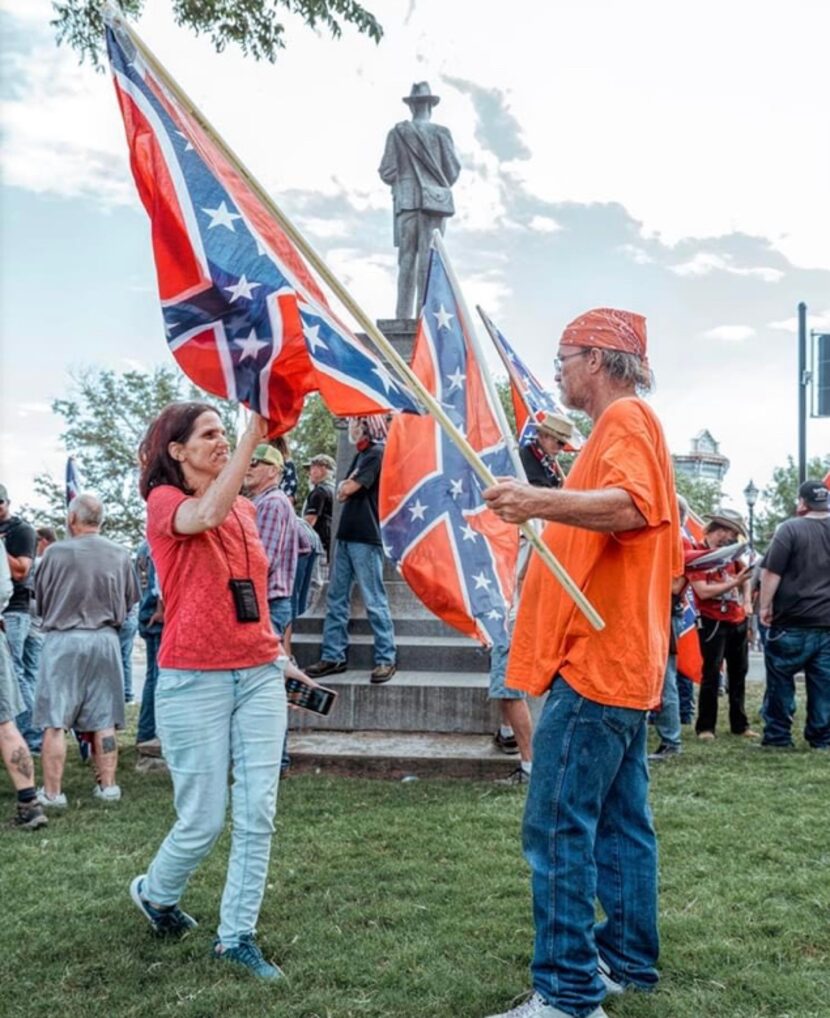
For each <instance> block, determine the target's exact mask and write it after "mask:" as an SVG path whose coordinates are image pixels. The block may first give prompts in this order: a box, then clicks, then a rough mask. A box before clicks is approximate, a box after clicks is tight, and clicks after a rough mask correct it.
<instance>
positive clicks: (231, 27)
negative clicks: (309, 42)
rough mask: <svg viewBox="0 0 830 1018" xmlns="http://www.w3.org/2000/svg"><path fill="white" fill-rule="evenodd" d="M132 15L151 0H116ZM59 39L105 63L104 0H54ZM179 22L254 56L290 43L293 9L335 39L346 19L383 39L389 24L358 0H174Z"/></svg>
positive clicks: (268, 56) (267, 56)
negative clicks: (289, 20) (384, 24)
mask: <svg viewBox="0 0 830 1018" xmlns="http://www.w3.org/2000/svg"><path fill="white" fill-rule="evenodd" d="M113 2H114V4H115V6H117V7H118V8H119V9H120V10H121V12H122V13H123V14H124V15H125V17H127V18H137V17H138V16H139V15H140V14H141V12H142V10H143V9H144V4H145V0H113ZM52 7H53V8H54V11H55V17H54V19H53V20H52V22H51V24H52V26H53V27H54V28H55V31H56V34H57V38H58V43H59V44H61V43H66V44H68V45H69V46H71V47H72V49H74V50H75V51H76V52H77V53H79V54H80V57H81V62H83V61H84V59H89V60H90V61H91V62H92V64H93V66H94V67H97V68H100V67H101V56H102V51H103V38H104V18H103V4H102V3H101V2H100V0H52ZM171 8H172V13H173V17H174V19H175V21H176V24H177V25H184V26H185V27H186V28H189V29H191V30H192V31H193V32H195V33H196V35H203V34H205V33H207V34H208V35H209V36H210V39H211V42H212V43H213V45H214V47H215V48H216V50H217V52H220V53H221V52H222V50H224V49H225V47H226V46H227V45H228V44H231V45H236V46H239V48H240V49H241V50H242V52H243V54H244V55H245V56H251V57H253V58H254V60H268V61H271V62H273V61H275V60H276V58H277V55H278V54H279V52H280V50H282V49H284V48H285V38H284V36H285V25H283V24H282V22H281V21H280V20H279V18H280V17H282V16H283V15H284V13H285V12H287V13H288V14H289V15H292V16H294V17H299V18H301V19H302V21H303V23H304V24H306V25H307V26H308V27H309V28H311V29H317V28H322V29H325V30H326V31H328V32H329V33H330V34H331V35H332V36H333V37H334V38H335V39H337V38H339V37H340V36H341V35H342V34H343V25H344V24H347V25H352V26H353V27H354V28H356V29H357V31H358V32H360V33H362V34H364V35H368V36H369V38H370V39H373V40H374V41H375V42H380V39H381V38H382V36H383V28H382V27H381V25H380V24H379V23H378V21H377V20H376V19H375V17H374V15H373V14H371V13H370V12H369V11H367V10H366V9H365V8H364V7H362V6H361V5H360V4H359V3H357V2H356V0H171Z"/></svg>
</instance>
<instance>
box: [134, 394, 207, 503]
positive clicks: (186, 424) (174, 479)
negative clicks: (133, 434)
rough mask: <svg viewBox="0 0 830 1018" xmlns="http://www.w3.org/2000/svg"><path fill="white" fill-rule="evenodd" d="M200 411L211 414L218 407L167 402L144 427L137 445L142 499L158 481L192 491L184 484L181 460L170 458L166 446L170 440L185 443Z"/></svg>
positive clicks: (188, 492) (155, 486)
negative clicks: (146, 427) (146, 426)
mask: <svg viewBox="0 0 830 1018" xmlns="http://www.w3.org/2000/svg"><path fill="white" fill-rule="evenodd" d="M204 413H213V414H215V413H218V410H217V409H216V407H215V406H211V405H210V404H209V403H169V404H168V405H167V406H166V407H165V408H164V409H163V410H162V412H161V413H160V414H159V415H158V417H157V418H156V419H155V420H154V421H153V423H152V424H151V425H150V427H149V428H148V429H147V433H146V434H145V435H144V438H142V440H141V445H140V446H139V447H138V462H139V466H140V467H141V476H140V477H139V479H138V490H139V491H140V492H141V497H142V498H143V499H144V500H145V502H146V501H147V496H148V495H149V494H150V492H151V491H152V490H153V488H157V487H158V486H159V485H160V484H172V485H173V487H174V488H178V489H179V491H183V492H184V493H185V494H186V495H192V494H193V491H192V490H191V489H190V488H189V487H188V486H187V484H186V483H185V479H184V472H183V471H182V466H181V463H179V461H178V460H174V459H173V457H172V456H171V455H170V453H169V452H168V451H167V447H168V446H169V445H170V443H171V442H186V441H187V440H188V438H190V436H191V435H192V434H193V425H194V424H195V423H196V419H197V418H198V417H201V416H202V414H204Z"/></svg>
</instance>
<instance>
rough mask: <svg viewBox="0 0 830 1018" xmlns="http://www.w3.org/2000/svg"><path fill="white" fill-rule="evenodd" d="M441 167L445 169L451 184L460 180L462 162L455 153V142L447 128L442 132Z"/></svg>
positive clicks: (445, 174)
mask: <svg viewBox="0 0 830 1018" xmlns="http://www.w3.org/2000/svg"><path fill="white" fill-rule="evenodd" d="M441 169H442V170H443V171H444V176H445V177H446V178H447V180H448V181H449V182H450V184H454V183H455V182H456V180H458V174H459V173H460V172H461V163H460V162H459V161H458V156H457V155H456V153H455V143H454V142H453V140H452V135H451V134H450V132H449V131H448V130H447V129H446V128H444V130H443V131H442V132H441Z"/></svg>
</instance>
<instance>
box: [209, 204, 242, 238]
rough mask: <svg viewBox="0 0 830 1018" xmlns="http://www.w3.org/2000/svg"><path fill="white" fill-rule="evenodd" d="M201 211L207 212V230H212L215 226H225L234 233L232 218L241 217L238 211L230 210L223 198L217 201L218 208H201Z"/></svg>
mask: <svg viewBox="0 0 830 1018" xmlns="http://www.w3.org/2000/svg"><path fill="white" fill-rule="evenodd" d="M202 212H207V214H208V215H209V216H210V222H209V223H208V229H209V230H212V229H213V228H214V227H215V226H227V228H228V229H229V230H230V231H231V233H236V227H235V226H234V225H233V223H234V220H235V219H241V218H242V216H240V215H239V213H238V212H231V210H230V209H229V208H228V206H227V203H226V202H225V200H224V199H223V200H222V201H220V202H219V207H218V208H215V209H202Z"/></svg>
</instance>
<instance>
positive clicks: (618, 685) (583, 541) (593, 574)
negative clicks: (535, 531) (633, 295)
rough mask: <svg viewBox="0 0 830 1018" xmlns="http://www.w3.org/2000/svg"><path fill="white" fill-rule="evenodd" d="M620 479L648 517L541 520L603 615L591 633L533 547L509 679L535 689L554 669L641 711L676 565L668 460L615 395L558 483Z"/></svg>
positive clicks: (659, 660)
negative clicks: (600, 527) (624, 525)
mask: <svg viewBox="0 0 830 1018" xmlns="http://www.w3.org/2000/svg"><path fill="white" fill-rule="evenodd" d="M601 488H622V489H623V491H626V492H628V494H629V495H630V496H631V498H632V499H633V501H634V504H635V505H636V507H637V508H638V509H639V511H640V512H641V513H642V515H643V518H644V519H645V521H646V526H645V527H642V528H640V529H639V530H629V531H624V532H621V533H619V534H614V533H599V532H598V531H594V530H583V529H581V528H580V527H571V526H566V525H565V524H563V523H549V524H548V525H547V527H546V528H545V531H544V533H543V535H542V539H543V540H544V541H545V543H546V544H547V545H548V547H549V548H550V549H551V551H552V552H553V553H554V555H556V557H557V558H558V559H559V561H560V562H561V563H562V565H563V566H564V567H565V569H566V570H567V571H568V572H569V573H570V575H571V576H572V577H573V579H574V581H575V582H576V584H577V586H579V588H580V589H581V590H582V591H583V592H584V594H585V595H586V596H587V598H588V600H589V601H590V602H591V603H592V604H593V606H594V607H595V608H596V609H597V611H598V612H599V613H600V615H601V616H602V618H603V620H604V621H605V629H603V630H602V631H601V632H597V631H596V630H594V629H593V627H592V626H591V624H590V623H589V622H588V620H587V619H586V618H585V617H584V615H583V614H582V613H581V612H580V611H579V609H578V608H577V607H576V605H575V604H574V603H573V601H572V600H571V598H570V597H569V596H568V594H566V593H565V591H564V589H563V588H562V587H561V586H560V584H559V582H558V580H557V579H556V578H555V577H554V575H553V573H551V572H550V570H549V569H548V567H547V566H546V565H545V564H544V563H543V562H541V561H540V560H539V558H538V556H536V555H534V556H532V558H531V562H530V567H529V569H528V572H527V577H526V579H525V582H524V586H523V588H522V597H521V602H520V604H519V614H518V618H517V620H516V628H515V630H514V633H513V640H512V646H511V651H510V659H509V663H508V668H507V685H508V686H510V687H512V688H513V689H524V690H526V691H527V692H529V693H532V694H534V695H535V696H539V695H540V694H541V693H543V692H544V691H545V690H546V689H548V688H549V687H550V685H551V682H552V681H553V678H554V676H556V675H557V674H561V675H562V676H564V678H565V679H566V680H567V681H568V682H569V683H570V685H571V686H573V687H574V689H575V690H576V691H577V692H578V693H580V694H581V695H582V696H585V697H587V698H588V699H590V700H594V701H596V702H598V703H603V704H607V705H609V706H614V707H633V708H636V709H639V710H648V709H649V708H651V707H654V706H655V705H656V704H657V703H659V701H660V695H661V690H662V684H663V672H664V670H665V666H666V659H667V655H668V639H669V612H670V607H671V581H672V577H673V576H679V575H680V574H681V573H682V572H683V555H682V550H681V542H680V520H679V518H678V513H677V499H676V496H675V490H674V474H673V471H672V462H671V457H670V455H669V452H668V449H667V448H666V440H665V438H664V436H663V429H662V428H661V426H660V422H659V421H658V420H657V417H656V416H655V414H654V411H653V410H651V408H650V407H649V406H647V405H646V404H645V403H644V402H643V401H642V400H640V399H636V398H634V397H629V398H625V399H618V400H616V401H615V402H613V403H612V404H611V405H610V406H609V407H608V408H607V409H606V410H605V412H604V413H603V414H601V416H600V418H599V420H598V421H597V423H596V425H595V427H594V430H593V432H592V433H591V437H590V438H589V439H588V441H587V442H586V443H585V445H584V447H583V448H582V450H581V452H580V453H579V455H578V457H577V459H576V462H575V463H574V466H573V468H572V470H571V472H570V473H569V474H568V477H567V480H566V481H565V486H564V490H565V491H567V490H578V491H595V490H598V489H601Z"/></svg>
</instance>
